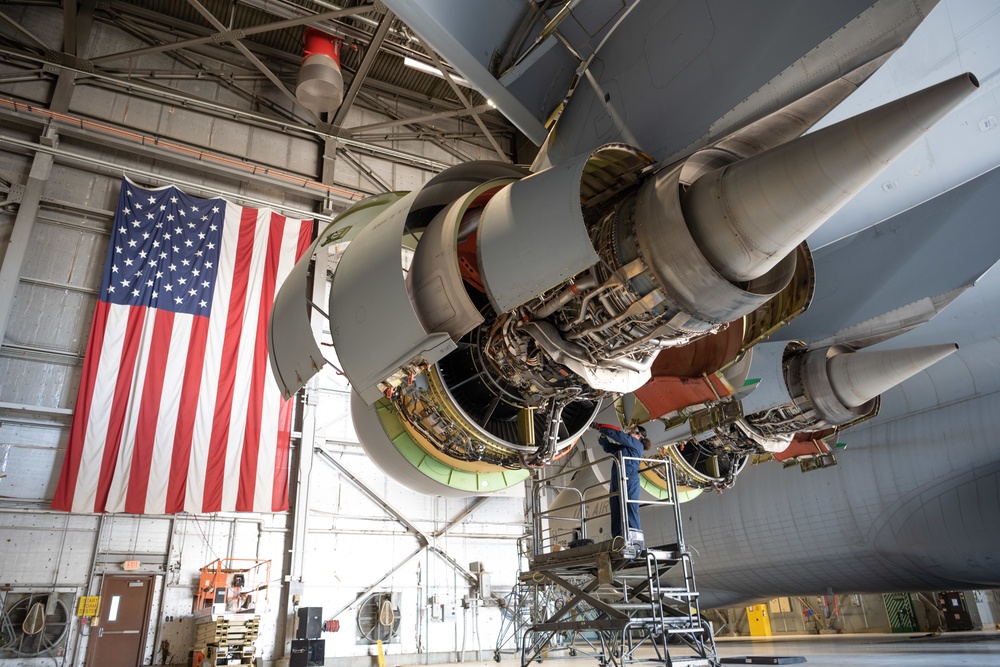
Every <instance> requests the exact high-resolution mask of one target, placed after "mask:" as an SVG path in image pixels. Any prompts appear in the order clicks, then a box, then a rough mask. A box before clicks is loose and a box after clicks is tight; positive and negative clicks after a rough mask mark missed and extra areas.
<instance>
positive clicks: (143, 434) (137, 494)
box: [125, 310, 174, 514]
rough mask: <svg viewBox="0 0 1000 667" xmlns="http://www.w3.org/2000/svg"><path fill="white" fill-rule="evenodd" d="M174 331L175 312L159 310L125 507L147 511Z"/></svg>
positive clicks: (136, 512)
mask: <svg viewBox="0 0 1000 667" xmlns="http://www.w3.org/2000/svg"><path fill="white" fill-rule="evenodd" d="M173 331H174V313H173V312H171V311H169V310H157V312H156V321H155V322H154V323H153V336H152V340H151V341H150V343H149V360H148V361H147V362H146V378H145V380H144V381H143V383H142V396H141V397H139V417H138V419H137V420H136V426H135V445H134V446H133V448H132V465H131V466H130V468H129V476H128V489H127V490H126V493H125V511H126V512H132V513H134V514H142V513H143V512H145V511H146V491H147V490H148V488H149V471H150V466H151V465H152V462H153V445H154V444H155V438H156V422H157V419H158V417H159V414H160V399H161V397H162V395H163V378H164V375H165V373H166V369H167V353H168V352H170V338H171V335H172V334H173Z"/></svg>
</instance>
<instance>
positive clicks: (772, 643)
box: [386, 631, 1000, 667]
mask: <svg viewBox="0 0 1000 667" xmlns="http://www.w3.org/2000/svg"><path fill="white" fill-rule="evenodd" d="M718 652H719V657H720V658H735V657H746V656H802V657H804V658H806V663H805V665H806V666H807V667H889V666H893V667H895V666H896V665H899V666H902V667H1000V632H995V631H994V632H954V633H947V634H943V635H940V636H936V637H935V636H927V635H920V634H912V635H899V634H896V635H889V634H856V635H820V636H816V635H791V636H783V637H772V638H768V639H749V638H736V639H732V638H720V639H719V640H718ZM475 657H476V655H475V653H474V652H471V653H469V654H468V655H467V656H466V658H467V659H466V661H465V662H455V663H447V665H446V666H444V667H448V666H450V667H496V665H497V663H496V662H494V661H493V654H492V651H484V652H483V658H484V660H476V659H475ZM499 664H500V667H514V666H516V665H520V662H519V660H518V659H517V658H515V657H514V656H512V655H510V654H505V655H504V656H503V660H502V661H501V662H500V663H499ZM597 664H598V663H597V661H596V660H593V659H590V658H577V659H569V658H565V657H553V658H548V659H545V660H543V661H541V662H540V663H532V665H538V667H570V666H573V667H589V666H590V665H594V666H595V667H596V665H597ZM386 665H388V666H389V667H392V665H393V662H392V658H391V656H387V659H386Z"/></svg>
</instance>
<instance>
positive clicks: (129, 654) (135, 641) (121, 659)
mask: <svg viewBox="0 0 1000 667" xmlns="http://www.w3.org/2000/svg"><path fill="white" fill-rule="evenodd" d="M152 604H153V577H151V576H139V577H122V576H105V577H104V583H103V584H102V585H101V613H100V616H98V618H97V622H96V623H94V627H93V628H91V631H90V648H89V650H88V657H87V664H88V665H90V666H91V667H139V665H141V664H142V657H143V652H144V651H143V649H145V647H146V630H147V628H148V627H149V612H150V608H151V607H152Z"/></svg>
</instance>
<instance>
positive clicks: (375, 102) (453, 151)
mask: <svg viewBox="0 0 1000 667" xmlns="http://www.w3.org/2000/svg"><path fill="white" fill-rule="evenodd" d="M361 96H362V97H364V98H366V99H367V100H368V103H369V104H370V105H371V106H372V107H374V108H375V110H376V111H378V112H380V113H383V114H385V115H386V116H388V117H389V118H396V119H398V118H399V117H400V115H399V114H398V113H396V111H394V110H393V109H392V108H391V107H389V105H387V104H385V103H384V102H382V100H380V99H379V98H378V97H377V96H374V95H367V94H365V93H362V94H361ZM412 127H413V128H415V129H416V130H417V131H420V130H422V127H421V126H420V125H412ZM427 132H429V133H430V137H429V138H430V140H431V141H432V142H433V143H434V145H436V146H437V147H438V148H440V149H441V150H443V151H445V152H446V153H448V154H449V155H453V156H455V157H456V158H458V159H459V160H462V161H463V162H471V161H472V160H473V159H475V158H473V157H471V156H468V155H466V154H465V153H463V152H462V151H460V150H458V149H457V148H453V147H452V146H450V145H449V144H448V143H447V142H446V141H443V140H442V139H441V137H440V136H435V135H439V134H440V133H438V132H435V130H433V129H432V128H431V129H428V130H427ZM355 139H356V138H355ZM469 143H472V142H469ZM473 145H475V144H473Z"/></svg>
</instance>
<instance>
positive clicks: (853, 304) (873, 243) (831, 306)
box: [779, 169, 1000, 347]
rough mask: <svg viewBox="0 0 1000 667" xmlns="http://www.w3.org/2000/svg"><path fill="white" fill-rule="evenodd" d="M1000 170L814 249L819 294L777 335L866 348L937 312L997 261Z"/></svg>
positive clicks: (817, 342) (785, 338)
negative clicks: (996, 218)
mask: <svg viewBox="0 0 1000 667" xmlns="http://www.w3.org/2000/svg"><path fill="white" fill-rule="evenodd" d="M998 191H1000V169H993V170H992V171H989V172H987V173H985V174H983V175H982V176H980V177H978V178H975V179H973V180H971V181H969V182H968V183H964V184H962V185H960V186H958V187H957V188H954V189H952V190H950V191H948V192H946V193H944V194H943V195H940V196H939V197H935V198H934V199H932V200H930V201H928V202H925V203H924V204H921V205H920V206H917V207H915V208H912V209H910V210H907V211H903V212H902V213H900V214H898V215H896V216H894V217H892V218H890V219H889V220H886V221H884V222H882V223H879V224H877V225H874V226H872V227H869V228H868V229H865V230H862V231H860V232H857V233H855V234H852V235H851V236H848V237H846V238H843V239H841V240H839V241H836V242H834V243H831V244H829V245H826V246H824V247H822V248H820V249H819V250H816V251H815V252H814V253H813V259H814V261H815V263H816V295H815V297H814V300H813V303H812V305H811V306H810V308H809V309H808V310H807V311H806V312H805V313H804V314H802V315H800V316H799V317H798V318H796V319H795V320H793V321H792V322H791V323H790V324H788V325H787V326H785V327H783V328H782V329H781V330H780V333H779V337H780V338H781V339H782V340H793V339H798V340H803V341H805V342H807V343H810V344H813V345H816V346H820V345H832V344H834V343H847V344H850V345H852V346H853V347H867V346H868V345H872V344H874V343H877V342H880V341H882V340H885V339H886V338H889V337H891V336H895V335H898V334H901V333H904V332H906V331H908V330H910V329H912V328H914V327H916V326H918V325H920V324H923V323H924V322H927V321H928V320H930V319H931V318H932V317H934V316H935V315H937V313H939V312H940V311H941V310H942V309H943V308H944V307H945V306H947V305H948V304H949V303H951V302H952V301H953V300H954V299H955V298H956V297H957V296H958V295H959V294H961V293H962V292H963V291H964V290H966V289H968V288H969V287H972V286H973V285H974V284H975V283H976V281H977V280H979V278H980V277H981V276H982V275H983V274H984V273H986V271H987V270H989V268H990V267H991V266H993V265H994V264H995V263H996V262H997V260H998V259H1000V229H998V228H997V226H996V224H995V221H994V220H995V218H994V214H995V211H996V210H997V192H998Z"/></svg>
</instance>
